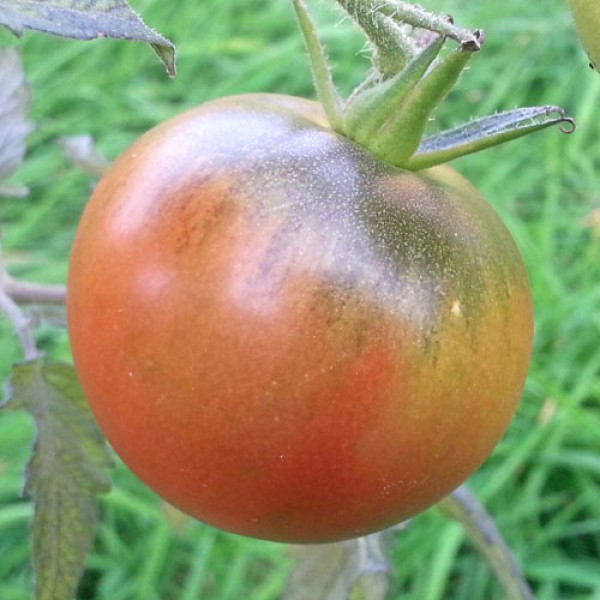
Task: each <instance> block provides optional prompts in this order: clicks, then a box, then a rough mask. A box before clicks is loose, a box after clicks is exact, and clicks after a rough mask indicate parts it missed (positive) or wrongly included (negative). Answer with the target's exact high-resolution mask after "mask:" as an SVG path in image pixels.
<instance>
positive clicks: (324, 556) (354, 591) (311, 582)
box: [283, 533, 388, 600]
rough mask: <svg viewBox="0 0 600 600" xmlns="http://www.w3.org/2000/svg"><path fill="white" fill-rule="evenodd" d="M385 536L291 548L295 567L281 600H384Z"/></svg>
mask: <svg viewBox="0 0 600 600" xmlns="http://www.w3.org/2000/svg"><path fill="white" fill-rule="evenodd" d="M385 535H386V534H385V533H376V534H373V535H369V536H365V537H362V538H358V539H355V540H348V541H345V542H338V543H335V544H321V545H307V546H293V547H292V548H291V550H290V552H291V554H292V556H293V558H294V559H295V560H294V567H293V569H292V572H291V574H290V577H289V579H288V583H287V589H286V592H285V594H284V596H283V600H315V598H318V599H319V600H348V599H350V600H363V599H364V600H383V598H385V596H386V592H387V588H388V562H387V559H386V556H385V551H384V549H383V540H384V536H385Z"/></svg>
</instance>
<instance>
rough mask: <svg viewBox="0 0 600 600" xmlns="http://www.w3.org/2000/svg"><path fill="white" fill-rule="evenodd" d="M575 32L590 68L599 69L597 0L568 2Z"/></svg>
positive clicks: (599, 49) (599, 19) (599, 5)
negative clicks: (585, 53) (587, 57)
mask: <svg viewBox="0 0 600 600" xmlns="http://www.w3.org/2000/svg"><path fill="white" fill-rule="evenodd" d="M569 8H570V9H571V12H572V13H573V19H574V21H575V26H576V27H577V32H578V33H579V37H580V38H581V41H582V43H583V47H584V48H585V50H586V52H587V53H588V56H589V57H590V61H591V64H592V66H594V67H595V68H596V69H598V68H600V3H599V2H598V1H597V0H569Z"/></svg>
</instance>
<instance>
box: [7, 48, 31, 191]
mask: <svg viewBox="0 0 600 600" xmlns="http://www.w3.org/2000/svg"><path fill="white" fill-rule="evenodd" d="M0 80H1V81H2V85H1V86H0V180H3V179H6V178H7V177H9V176H10V175H12V174H13V173H14V172H15V171H16V170H17V168H18V167H19V165H20V164H21V163H22V162H23V157H24V156H25V150H26V147H25V138H26V137H27V135H28V134H29V133H31V131H32V130H33V125H32V123H31V122H30V121H29V120H28V118H27V115H28V113H29V107H30V104H31V89H30V86H29V84H28V83H27V81H26V79H25V75H24V73H23V67H22V64H21V56H20V54H19V51H18V49H17V48H8V49H7V50H3V51H0ZM26 194H27V190H26V189H25V188H22V187H13V186H11V187H8V186H1V187H0V196H23V195H26Z"/></svg>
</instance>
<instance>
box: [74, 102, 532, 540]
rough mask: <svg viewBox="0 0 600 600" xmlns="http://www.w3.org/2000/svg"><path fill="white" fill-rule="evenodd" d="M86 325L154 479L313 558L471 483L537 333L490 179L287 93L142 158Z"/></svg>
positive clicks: (96, 202)
mask: <svg viewBox="0 0 600 600" xmlns="http://www.w3.org/2000/svg"><path fill="white" fill-rule="evenodd" d="M67 310H68V324H69V333H70V337H71V342H72V348H73V355H74V360H75V365H76V368H77V371H78V374H79V377H80V380H81V384H82V386H83V389H84V392H85V394H86V397H87V399H88V402H89V404H90V406H91V409H92V410H93V412H94V414H95V416H96V418H97V420H98V422H99V424H100V426H101V428H102V429H103V431H104V433H105V435H106V436H107V438H108V440H109V441H110V442H111V444H112V445H113V446H114V448H115V450H116V451H117V453H118V454H119V455H120V456H121V457H122V458H123V460H124V461H125V463H126V464H127V465H128V466H129V467H130V468H131V469H132V470H133V471H134V473H136V474H137V475H138V476H139V477H140V478H141V479H142V480H143V481H144V482H146V483H147V485H149V486H150V487H151V488H152V489H153V490H155V491H156V492H157V493H158V494H160V495H161V496H163V497H164V498H165V499H166V500H168V501H169V502H171V503H172V504H174V505H175V506H177V507H179V508H180V509H182V510H183V511H185V512H187V513H189V514H191V515H193V516H194V517H197V518H198V519H200V520H202V521H205V522H207V523H210V524H212V525H215V526H217V527H220V528H223V529H226V530H229V531H233V532H236V533H240V534H244V535H249V536H254V537H259V538H265V539H270V540H275V541H284V542H298V543H302V542H306V543H312V542H328V541H334V540H340V539H345V538H350V537H355V536H359V535H363V534H366V533H369V532H372V531H375V530H378V529H381V528H384V527H386V526H389V525H391V524H393V523H397V522H399V521H401V520H403V519H406V518H407V517H409V516H411V515H413V514H415V513H417V512H418V511H420V510H423V509H424V508H427V507H428V506H430V505H431V504H433V503H435V502H436V501H438V500H439V499H441V498H442V497H443V496H444V495H446V494H448V493H449V492H450V491H451V490H452V489H454V488H455V487H456V486H457V485H459V484H460V483H461V482H462V481H464V480H465V479H466V478H467V477H468V476H469V475H470V474H471V473H472V472H473V471H474V470H475V469H476V468H477V467H478V466H479V465H480V464H481V462H482V461H483V460H484V459H485V457H486V456H487V455H488V454H489V453H490V451H491V450H492V449H493V447H494V446H495V444H496V443H497V441H498V439H499V438H500V437H501V435H502V433H503V432H504V430H505V428H506V426H507V424H508V422H509V420H510V418H511V416H512V414H513V412H514V409H515V406H516V404H517V402H518V399H519V396H520V393H521V390H522V386H523V382H524V380H525V376H526V371H527V365H528V362H529V355H530V350H531V341H532V328H533V327H532V304H531V297H530V292H529V285H528V280H527V275H526V272H525V269H524V267H523V264H522V262H521V258H520V256H519V253H518V251H517V249H516V247H515V245H514V243H513V241H512V238H511V237H510V235H509V233H508V232H507V230H506V229H505V227H504V225H503V224H502V223H501V221H500V220H499V219H498V217H497V216H496V215H495V213H494V212H493V211H492V209H491V208H490V207H489V206H488V205H487V204H486V203H485V201H484V200H483V199H482V198H481V197H480V195H479V194H478V193H477V191H476V190H475V189H474V188H473V187H472V186H471V185H470V184H469V183H468V182H466V181H465V180H464V179H463V178H462V177H461V176H459V175H458V174H457V173H456V172H454V171H452V170H451V169H449V168H447V167H436V168H434V169H430V170H428V171H426V172H421V173H411V172H407V171H402V170H399V169H396V168H393V167H390V166H387V165H385V164H383V163H381V162H379V161H377V160H376V159H374V158H373V157H372V156H371V155H370V154H369V153H367V152H366V151H365V150H364V149H362V148H361V147H359V146H357V145H355V144H354V143H352V142H350V141H348V140H346V139H345V138H342V137H340V136H338V135H337V134H335V133H333V132H332V131H331V129H330V128H329V127H328V126H327V123H326V121H325V118H324V116H323V114H322V112H321V110H320V108H319V106H318V105H317V104H315V103H313V102H310V101H307V100H301V99H296V98H289V97H285V96H278V95H247V96H237V97H232V98H224V99H221V100H217V101H214V102H210V103H207V104H205V105H203V106H201V107H199V108H197V109H195V110H192V111H190V112H187V113H184V114H183V115H180V116H179V117H176V118H174V119H172V120H170V121H167V122H165V123H163V124H162V125H160V126H158V127H156V128H155V129H153V130H151V131H150V132H148V133H147V134H145V135H144V136H142V137H141V138H140V139H139V140H138V141H137V142H136V143H134V144H133V145H132V146H131V147H130V148H129V149H128V150H127V151H125V152H124V153H123V155H122V156H121V157H120V158H119V159H118V160H117V161H116V163H115V164H114V165H113V167H112V168H111V170H110V171H109V172H108V174H107V175H106V176H105V177H104V178H103V180H102V181H101V182H100V183H99V185H98V187H97V188H96V190H95V191H94V194H93V196H92V198H91V199H90V202H89V204H88V206H87V207H86V210H85V212H84V215H83V218H82V221H81V224H80V227H79V230H78V232H77V235H76V239H75V243H74V246H73V251H72V258H71V265H70V272H69V283H68V300H67Z"/></svg>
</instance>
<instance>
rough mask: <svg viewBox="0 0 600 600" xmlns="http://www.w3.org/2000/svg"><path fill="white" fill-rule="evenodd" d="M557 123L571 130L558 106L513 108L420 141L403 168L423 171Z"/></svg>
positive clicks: (568, 122)
mask: <svg viewBox="0 0 600 600" xmlns="http://www.w3.org/2000/svg"><path fill="white" fill-rule="evenodd" d="M560 123H564V124H565V125H567V126H568V128H567V129H565V128H563V131H565V132H567V133H570V132H571V131H573V130H574V129H575V123H574V121H573V119H570V118H569V117H566V116H565V113H564V111H563V110H562V108H559V107H558V106H533V107H528V108H516V109H514V110H508V111H504V112H499V113H496V114H494V115H489V116H486V117H481V118H479V119H473V120H471V121H469V122H468V123H464V124H463V125H459V126H458V127H454V128H453V129H448V130H446V131H443V132H441V133H438V134H435V135H431V136H427V137H424V138H423V139H422V140H421V143H420V145H419V149H418V150H417V152H416V154H415V155H413V156H412V157H411V159H410V160H409V162H408V165H407V167H408V168H410V169H424V168H427V167H431V166H434V165H437V164H441V163H445V162H448V161H449V160H452V159H454V158H458V157H459V156H465V155H467V154H472V153H473V152H479V151H480V150H484V149H485V148H490V147H492V146H497V145H498V144H502V143H504V142H508V141H510V140H514V139H516V138H519V137H522V136H524V135H528V134H529V133H532V132H533V131H537V130H539V129H544V128H546V127H550V126H551V125H557V124H560Z"/></svg>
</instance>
